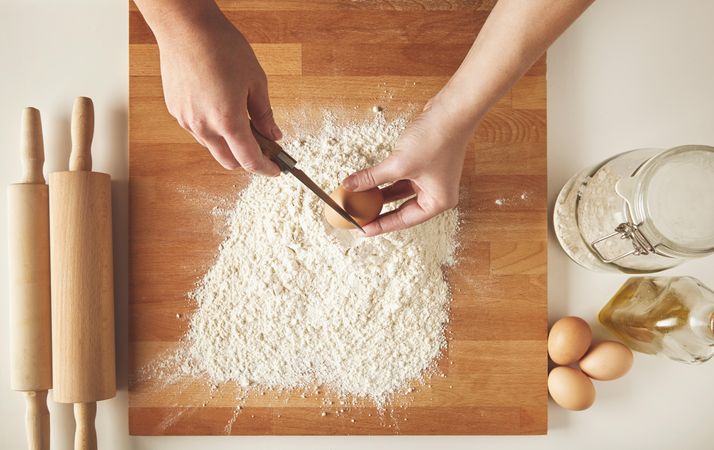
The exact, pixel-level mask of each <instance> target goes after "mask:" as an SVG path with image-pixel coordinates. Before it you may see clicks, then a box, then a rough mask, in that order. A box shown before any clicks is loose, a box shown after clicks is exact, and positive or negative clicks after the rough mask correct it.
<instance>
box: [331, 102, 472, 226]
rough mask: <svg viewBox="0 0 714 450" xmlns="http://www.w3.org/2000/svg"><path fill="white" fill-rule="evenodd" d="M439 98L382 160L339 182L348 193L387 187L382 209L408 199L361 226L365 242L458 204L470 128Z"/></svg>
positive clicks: (411, 124) (425, 219)
mask: <svg viewBox="0 0 714 450" xmlns="http://www.w3.org/2000/svg"><path fill="white" fill-rule="evenodd" d="M445 97H446V96H445V95H443V94H440V95H437V96H436V97H434V98H433V99H432V100H431V101H429V103H427V105H426V107H425V108H424V111H423V112H422V113H421V114H420V115H419V116H418V117H417V118H416V119H415V120H413V121H412V122H411V123H410V124H409V125H408V126H407V128H406V129H405V130H404V132H403V133H402V134H401V136H399V139H398V140H397V142H396V144H395V148H394V151H393V153H392V154H391V155H390V156H389V157H388V158H387V159H385V160H384V161H383V162H381V163H380V164H378V165H376V166H374V167H370V168H368V169H365V170H361V171H359V172H356V173H354V174H352V175H350V176H348V177H347V178H345V180H344V181H343V182H342V185H343V187H344V188H345V189H346V190H348V191H364V190H367V189H371V188H374V187H377V186H380V185H383V184H386V183H392V184H389V185H388V186H386V187H384V188H382V193H383V194H384V201H385V203H389V202H393V201H397V200H402V199H405V198H408V197H412V198H410V199H409V200H407V201H405V202H404V203H402V204H401V205H400V206H399V207H398V208H397V209H395V210H394V211H390V212H387V213H385V214H382V215H381V216H380V217H378V218H377V219H376V220H375V221H373V222H371V223H369V224H367V225H365V226H363V228H364V231H365V233H366V235H367V236H376V235H378V234H382V233H388V232H391V231H396V230H402V229H404V228H409V227H412V226H414V225H418V224H420V223H422V222H425V221H427V220H429V219H431V218H432V217H434V216H436V215H438V214H440V213H442V212H444V211H446V210H448V209H451V208H453V207H455V206H456V204H457V203H458V199H459V182H460V180H461V171H462V169H463V164H464V156H465V153H466V145H467V143H468V141H469V139H470V138H471V136H472V134H473V132H474V129H475V127H476V123H475V121H470V120H463V118H461V117H458V109H457V108H453V107H452V105H451V101H450V100H448V99H447V98H445Z"/></svg>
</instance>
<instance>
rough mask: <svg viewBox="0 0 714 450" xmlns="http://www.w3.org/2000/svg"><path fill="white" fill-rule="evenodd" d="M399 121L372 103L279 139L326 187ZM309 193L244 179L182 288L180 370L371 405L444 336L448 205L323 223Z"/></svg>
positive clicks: (380, 154) (430, 358)
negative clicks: (374, 228) (347, 223)
mask: <svg viewBox="0 0 714 450" xmlns="http://www.w3.org/2000/svg"><path fill="white" fill-rule="evenodd" d="M403 127H404V121H403V120H398V121H395V122H391V123H389V122H387V121H386V120H385V119H384V116H383V115H382V114H381V113H380V114H377V115H376V116H375V118H374V120H371V121H367V122H365V123H360V124H351V125H337V124H336V123H335V122H334V121H332V120H329V119H328V120H326V122H325V125H324V127H323V128H322V130H321V131H320V132H319V133H318V134H317V135H314V136H309V137H305V138H303V139H295V140H293V141H291V142H287V143H283V144H284V146H285V149H286V151H287V152H288V153H290V154H291V155H292V156H293V157H294V158H295V159H297V160H298V167H300V168H301V169H302V170H303V171H305V172H306V173H307V174H308V175H309V176H310V177H312V178H313V179H314V180H315V181H316V182H317V184H318V185H320V186H322V187H323V188H324V189H326V190H327V191H328V192H330V191H331V190H333V189H334V188H336V187H337V185H338V183H339V182H340V180H342V179H343V178H344V177H346V176H347V175H349V174H350V173H352V172H354V171H356V170H358V169H362V168H365V167H367V166H370V165H374V164H376V163H378V162H379V161H381V160H383V159H384V158H386V157H387V156H388V155H389V154H390V152H391V151H392V148H393V145H394V142H395V141H396V139H397V137H398V135H399V133H400V132H401V130H402V129H403ZM322 209H323V204H322V203H321V202H320V200H319V199H318V198H317V197H316V196H315V195H314V194H313V193H311V192H310V191H308V190H307V189H306V188H304V187H303V186H302V185H301V184H300V183H299V182H298V181H297V180H295V179H294V178H293V177H292V176H290V175H281V176H280V177H278V178H265V177H255V178H253V179H252V181H251V183H250V184H249V186H248V187H247V188H245V189H244V190H243V191H242V193H241V194H240V196H239V198H238V200H237V201H236V203H235V205H234V207H233V208H232V209H231V210H230V212H229V213H228V216H227V224H226V226H227V229H228V230H229V231H228V233H227V238H226V239H225V241H224V242H223V243H222V244H221V246H220V248H219V250H218V254H217V256H216V259H215V263H214V264H213V266H212V267H211V268H210V269H209V270H208V272H207V273H206V274H205V275H204V276H203V278H202V279H201V280H200V282H199V283H198V286H197V288H196V289H195V291H194V292H192V293H191V294H190V297H191V299H193V300H194V301H195V302H196V305H197V309H196V312H195V314H194V315H193V316H192V317H191V319H190V327H189V330H188V333H187V335H186V336H185V338H184V342H183V344H184V345H183V347H182V352H184V354H183V355H182V357H181V362H180V364H179V372H180V373H181V374H183V375H189V376H196V377H207V378H208V379H209V380H210V382H211V383H213V384H221V383H226V382H235V383H237V384H238V385H240V386H241V387H243V388H245V389H246V390H250V389H253V388H255V389H266V388H272V389H289V388H300V387H307V386H314V385H322V386H324V387H325V389H326V390H327V391H331V392H332V393H335V394H337V395H340V396H344V397H352V398H354V399H360V398H362V399H365V398H366V399H369V400H372V401H373V402H374V403H375V404H376V405H377V406H378V407H382V406H384V404H385V402H386V401H387V400H388V399H389V398H390V396H391V395H393V394H395V393H397V392H403V391H404V390H405V389H406V388H407V387H408V386H409V383H410V382H413V381H415V380H419V379H422V378H423V377H424V376H425V375H426V374H428V372H429V371H430V370H432V369H433V368H434V364H435V362H436V360H437V358H438V357H439V356H440V354H441V352H442V350H443V349H444V348H445V345H446V337H445V330H444V329H445V325H446V323H447V321H448V305H449V301H450V299H451V295H450V291H449V286H448V284H447V282H446V280H445V278H444V274H443V268H444V267H445V266H450V265H453V264H454V263H455V251H456V248H457V241H456V234H457V228H458V214H457V212H456V211H455V210H452V211H449V212H447V213H444V214H441V215H440V216H438V217H436V218H434V219H432V220H430V221H429V222H427V223H424V224H422V225H420V226H417V227H414V228H412V229H409V230H405V231H401V232H396V233H391V234H388V235H384V236H380V237H374V238H361V237H355V236H356V235H353V234H352V233H351V232H346V231H343V232H341V233H346V234H341V235H340V234H336V232H335V231H333V230H332V229H331V228H330V226H329V225H327V224H326V223H325V221H324V219H323V216H322Z"/></svg>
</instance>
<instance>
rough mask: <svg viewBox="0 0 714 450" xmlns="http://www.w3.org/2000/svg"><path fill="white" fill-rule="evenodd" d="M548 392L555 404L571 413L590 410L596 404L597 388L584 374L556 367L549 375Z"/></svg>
mask: <svg viewBox="0 0 714 450" xmlns="http://www.w3.org/2000/svg"><path fill="white" fill-rule="evenodd" d="M548 392H549V393H550V396H551V397H552V398H553V401H555V403H557V404H559V405H560V406H562V407H563V408H565V409H569V410H571V411H582V410H584V409H588V408H589V407H590V406H592V404H593V403H594V402H595V386H593V382H592V381H590V378H588V377H587V376H586V375H585V374H584V373H583V372H581V371H580V370H578V369H573V368H572V367H565V366H561V367H556V368H555V369H553V370H551V371H550V374H549V375H548Z"/></svg>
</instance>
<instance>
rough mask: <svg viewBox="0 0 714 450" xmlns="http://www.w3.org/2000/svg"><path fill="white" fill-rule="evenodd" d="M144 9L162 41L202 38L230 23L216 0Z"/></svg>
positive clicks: (150, 23) (147, 18)
mask: <svg viewBox="0 0 714 450" xmlns="http://www.w3.org/2000/svg"><path fill="white" fill-rule="evenodd" d="M149 3H151V0H149ZM157 3H159V2H157ZM144 9H148V11H144ZM144 9H142V13H143V15H144V17H145V19H146V21H147V23H148V24H149V26H150V28H151V31H152V32H153V33H154V36H155V37H156V40H157V42H158V43H159V45H161V44H162V43H164V42H168V41H176V40H186V39H189V38H200V37H201V36H202V35H204V34H206V33H209V32H213V31H216V30H217V29H220V28H221V27H222V26H223V25H226V24H229V22H228V20H227V19H226V17H225V16H224V15H223V13H222V12H221V10H220V9H219V8H218V6H217V5H216V3H215V2H214V1H213V0H193V1H185V2H176V3H175V4H174V5H172V7H171V8H167V9H152V8H151V7H148V8H144Z"/></svg>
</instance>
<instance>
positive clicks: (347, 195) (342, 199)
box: [324, 186, 384, 229]
mask: <svg viewBox="0 0 714 450" xmlns="http://www.w3.org/2000/svg"><path fill="white" fill-rule="evenodd" d="M330 197H332V199H333V200H334V201H335V202H337V204H338V205H340V206H341V207H342V209H344V210H345V211H347V214H349V215H350V216H352V218H353V219H354V220H355V222H357V223H358V224H360V226H364V225H367V224H368V223H370V222H372V221H373V220H374V219H376V218H377V217H378V216H379V213H380V212H381V211H382V205H383V204H384V196H383V195H382V191H381V190H379V188H373V189H369V190H366V191H362V192H350V191H346V190H345V189H344V188H343V187H342V186H339V187H338V188H337V189H335V191H334V192H333V193H332V194H330ZM324 214H325V220H327V223H329V224H330V225H332V226H333V227H335V228H343V229H348V228H354V226H353V225H352V224H351V223H349V222H348V221H346V220H345V219H343V218H342V216H340V215H339V214H338V213H337V212H336V211H334V210H333V209H332V208H330V207H329V206H328V205H325V208H324Z"/></svg>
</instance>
